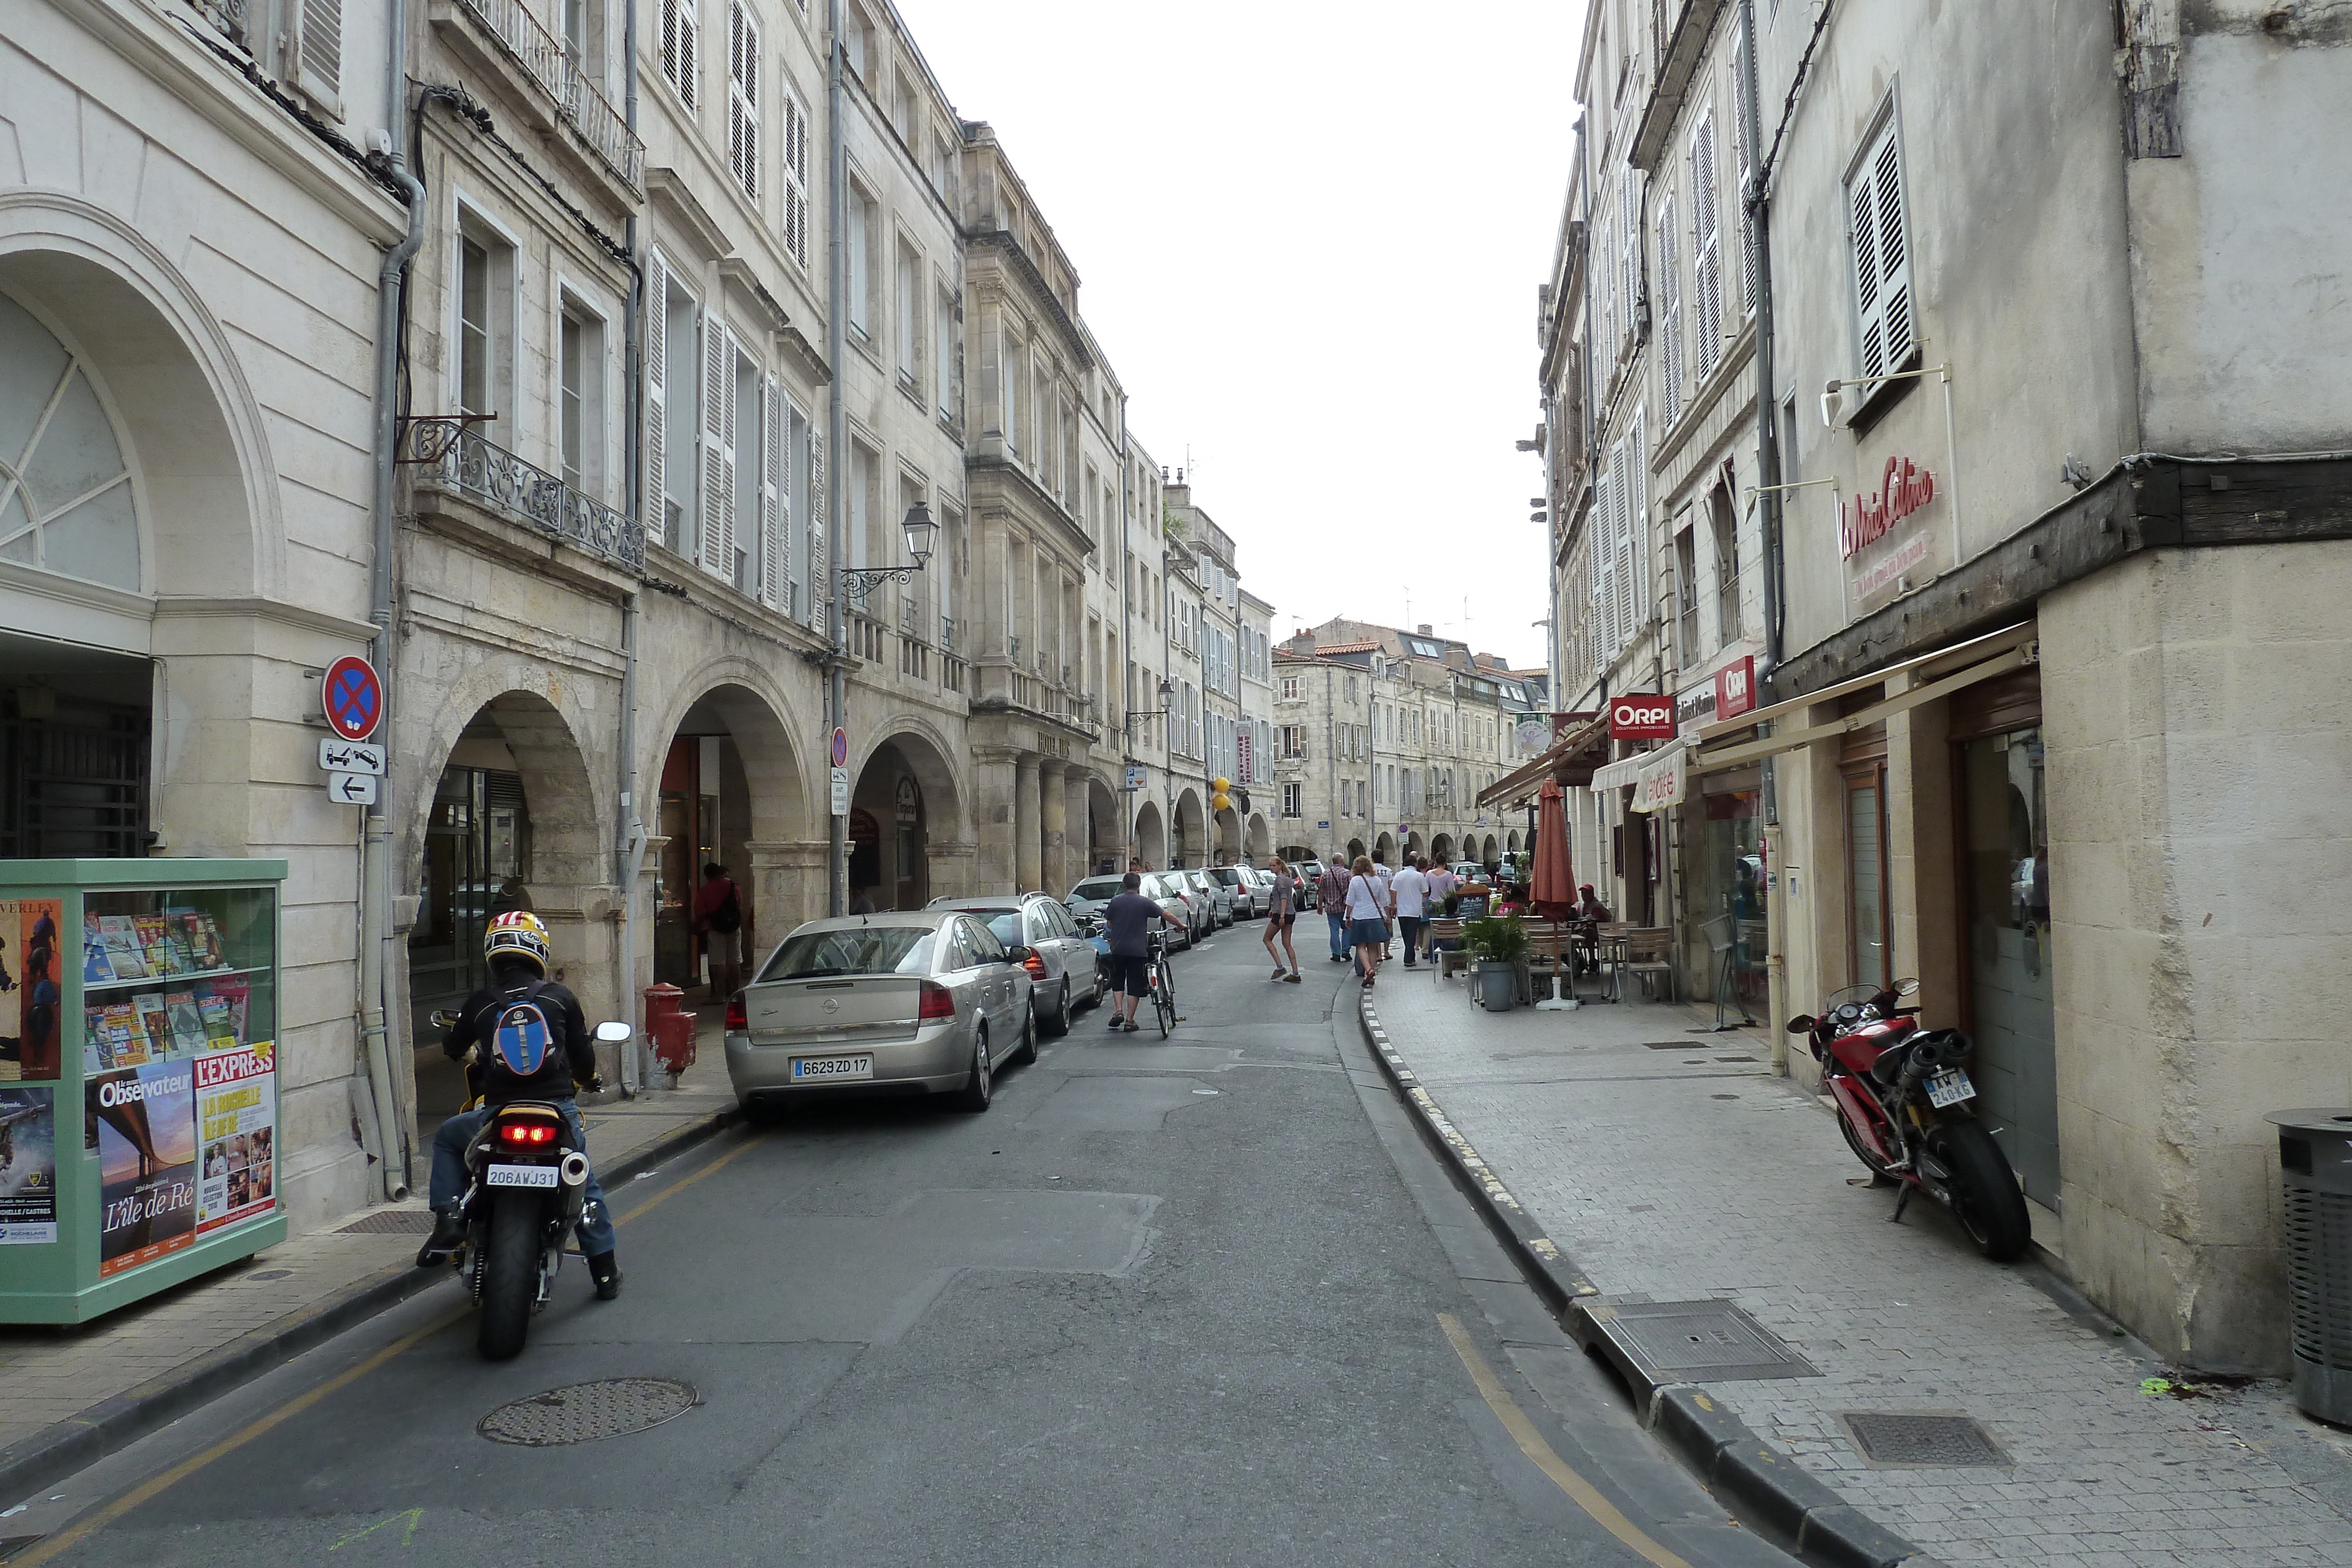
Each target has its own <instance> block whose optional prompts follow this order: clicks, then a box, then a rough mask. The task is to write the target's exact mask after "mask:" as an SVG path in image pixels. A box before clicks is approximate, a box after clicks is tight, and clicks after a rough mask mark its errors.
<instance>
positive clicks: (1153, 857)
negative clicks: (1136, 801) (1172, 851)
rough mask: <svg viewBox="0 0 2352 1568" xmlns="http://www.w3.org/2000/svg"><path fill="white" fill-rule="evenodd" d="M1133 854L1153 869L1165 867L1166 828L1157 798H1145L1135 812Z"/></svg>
mask: <svg viewBox="0 0 2352 1568" xmlns="http://www.w3.org/2000/svg"><path fill="white" fill-rule="evenodd" d="M1135 856H1136V858H1137V859H1138V860H1139V861H1141V862H1143V863H1144V864H1145V865H1148V866H1150V867H1151V868H1152V869H1153V870H1154V871H1161V870H1165V869H1166V868H1167V865H1168V828H1167V824H1166V823H1164V822H1162V821H1160V802H1159V801H1157V800H1146V801H1145V802H1144V803H1143V805H1142V806H1141V808H1139V810H1137V811H1136V813H1135Z"/></svg>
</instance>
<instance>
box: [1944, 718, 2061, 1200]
mask: <svg viewBox="0 0 2352 1568" xmlns="http://www.w3.org/2000/svg"><path fill="white" fill-rule="evenodd" d="M1958 749H1959V753H1960V758H1959V762H1960V774H1961V781H1962V790H1963V800H1964V806H1963V821H1962V833H1963V835H1964V844H1963V849H1964V852H1965V854H1966V857H1967V859H1966V864H1967V868H1968V869H1967V873H1966V878H1965V895H1966V899H1967V908H1966V912H1965V913H1966V915H1967V920H1968V947H1969V994H1968V1005H1969V1031H1970V1033H1971V1034H1972V1035H1973V1036H1974V1037H1975V1040H1976V1047H1977V1051H1976V1060H1975V1062H1974V1064H1973V1068H1972V1071H1973V1072H1974V1074H1975V1078H1976V1083H1977V1090H1978V1092H1979V1094H1981V1095H1982V1096H1983V1099H1984V1106H1985V1111H1986V1113H1987V1116H1988V1119H1989V1120H1990V1123H1991V1124H1993V1125H1995V1126H1998V1127H2000V1129H2001V1131H2000V1134H1999V1136H2000V1143H2001V1145H2002V1147H2003V1148H2004V1149H2005V1150H2006V1151H2007V1153H2008V1155H2009V1161H2010V1164H2011V1165H2012V1166H2015V1167H2016V1168H2017V1175H2018V1179H2019V1181H2020V1182H2021V1183H2022V1184H2023V1186H2024V1187H2025V1191H2026V1194H2027V1196H2028V1197H2032V1198H2033V1199H2034V1200H2035V1201H2036V1202H2038V1203H2042V1204H2045V1205H2047V1206H2049V1207H2052V1208H2055V1207H2058V1174H2059V1160H2058V1032H2057V1024H2056V1019H2055V1011H2054V1006H2053V998H2054V995H2055V977H2056V967H2057V963H2056V955H2055V953H2054V952H2053V950H2052V947H2051V930H2050V820H2049V816H2048V808H2047V796H2046V793H2045V790H2044V788H2043V772H2042V730H2041V727H2040V726H2039V725H2038V724H2036V725H2033V726H2030V727H2020V728H2016V729H2011V730H2006V731H2003V732H2001V733H1999V734H1993V735H1979V736H1978V737H1974V738H1972V739H1969V740H1966V741H1963V742H1961V743H1960V744H1959V747H1958Z"/></svg>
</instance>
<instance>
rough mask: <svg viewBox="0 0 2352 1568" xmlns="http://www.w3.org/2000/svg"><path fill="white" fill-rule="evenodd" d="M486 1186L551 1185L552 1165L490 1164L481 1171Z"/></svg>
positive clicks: (553, 1174)
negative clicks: (484, 1170) (486, 1169)
mask: <svg viewBox="0 0 2352 1568" xmlns="http://www.w3.org/2000/svg"><path fill="white" fill-rule="evenodd" d="M482 1181H483V1184H484V1185H485V1186H554V1185H555V1167H554V1166H491V1167H490V1168H489V1169H488V1171H486V1172H485V1173H483V1176H482Z"/></svg>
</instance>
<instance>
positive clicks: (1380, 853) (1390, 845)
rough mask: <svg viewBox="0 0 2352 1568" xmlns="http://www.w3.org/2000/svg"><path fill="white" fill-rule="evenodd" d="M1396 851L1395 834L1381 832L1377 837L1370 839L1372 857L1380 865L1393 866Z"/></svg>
mask: <svg viewBox="0 0 2352 1568" xmlns="http://www.w3.org/2000/svg"><path fill="white" fill-rule="evenodd" d="M1396 852H1397V847H1396V835H1395V834H1393V833H1382V834H1381V836H1380V837H1379V838H1377V839H1375V840H1373V841H1372V859H1373V860H1375V861H1377V862H1380V863H1381V865H1384V866H1390V867H1393V866H1395V864H1396V863H1397V860H1396Z"/></svg>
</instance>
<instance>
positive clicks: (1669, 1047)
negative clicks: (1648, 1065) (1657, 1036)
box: [1642, 1040, 1690, 1051]
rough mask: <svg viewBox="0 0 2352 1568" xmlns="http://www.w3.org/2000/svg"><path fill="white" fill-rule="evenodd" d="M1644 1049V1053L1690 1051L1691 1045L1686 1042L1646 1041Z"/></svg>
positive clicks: (1643, 1044) (1643, 1043) (1644, 1041)
mask: <svg viewBox="0 0 2352 1568" xmlns="http://www.w3.org/2000/svg"><path fill="white" fill-rule="evenodd" d="M1642 1049H1643V1051H1688V1050H1689V1049H1690V1044H1689V1042H1688V1041H1686V1040H1643V1042H1642Z"/></svg>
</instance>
